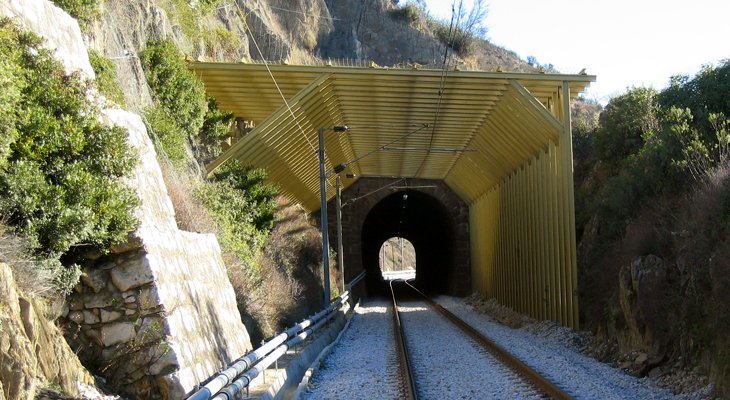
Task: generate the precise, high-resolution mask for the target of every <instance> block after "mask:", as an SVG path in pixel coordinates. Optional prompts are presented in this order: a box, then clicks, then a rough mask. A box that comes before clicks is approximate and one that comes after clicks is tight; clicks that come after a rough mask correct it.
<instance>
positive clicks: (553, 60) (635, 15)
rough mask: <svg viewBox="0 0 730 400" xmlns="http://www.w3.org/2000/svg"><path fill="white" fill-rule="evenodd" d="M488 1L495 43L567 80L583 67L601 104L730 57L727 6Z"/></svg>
mask: <svg viewBox="0 0 730 400" xmlns="http://www.w3.org/2000/svg"><path fill="white" fill-rule="evenodd" d="M457 1H458V0H457ZM467 1H470V0H467ZM486 1H487V7H488V13H487V17H486V26H487V29H488V32H487V38H488V39H489V40H490V41H491V42H492V43H494V44H496V45H498V46H501V47H504V48H506V49H508V50H512V51H514V52H515V53H517V54H518V55H519V56H520V58H522V59H523V60H524V59H526V58H527V57H528V56H534V57H536V58H537V61H538V62H539V63H541V64H553V65H554V66H555V68H557V69H558V70H559V71H560V72H561V73H566V74H573V73H578V72H579V71H580V70H581V69H583V68H585V69H586V72H587V73H588V74H589V75H596V76H597V79H596V82H594V83H592V84H591V87H590V88H589V89H588V91H587V92H586V93H585V97H587V98H590V99H594V100H597V101H599V102H601V103H603V104H606V103H607V102H608V100H610V99H611V98H612V97H615V96H616V95H619V94H622V93H625V92H626V90H627V88H631V87H635V86H650V87H654V88H655V89H658V90H661V89H663V88H664V87H666V86H667V84H668V82H669V79H670V77H672V76H674V75H690V76H692V75H694V74H696V73H697V72H698V71H699V70H700V68H701V67H702V65H706V64H713V65H717V63H718V62H719V61H721V60H724V59H728V58H730V45H729V44H728V43H729V42H730V23H729V22H728V16H730V1H727V0H691V1H686V0H685V1H678V0H663V1H662V0H611V1H606V0H601V1H596V0H549V1H544V0H543V1H540V0H486ZM426 3H427V5H428V8H429V11H430V12H431V14H432V15H434V16H436V17H438V18H441V19H449V18H450V16H451V3H452V0H426Z"/></svg>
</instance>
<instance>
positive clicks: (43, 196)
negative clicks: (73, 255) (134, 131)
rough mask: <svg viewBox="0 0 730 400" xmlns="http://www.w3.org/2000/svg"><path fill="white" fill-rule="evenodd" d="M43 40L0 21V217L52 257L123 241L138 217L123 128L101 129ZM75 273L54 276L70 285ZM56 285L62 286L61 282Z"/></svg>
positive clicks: (75, 81) (80, 87) (131, 155)
mask: <svg viewBox="0 0 730 400" xmlns="http://www.w3.org/2000/svg"><path fill="white" fill-rule="evenodd" d="M41 43H42V40H41V39H40V38H39V37H37V36H35V35H33V34H29V33H24V32H21V31H19V30H18V29H17V28H15V27H14V26H13V25H12V24H11V23H10V22H9V20H7V19H4V20H0V59H2V60H4V61H3V62H2V65H3V67H2V68H0V73H1V74H2V77H1V78H0V80H7V79H8V78H14V79H15V80H16V81H15V84H14V85H11V87H10V88H9V90H8V91H7V92H10V93H11V94H10V95H8V94H7V93H4V94H3V95H2V96H0V99H2V100H0V101H1V103H0V107H3V108H4V109H5V112H3V116H2V117H1V118H2V122H3V127H2V129H3V130H4V131H6V132H9V133H10V135H8V136H4V137H5V139H4V142H3V146H2V161H1V162H0V219H2V220H4V221H5V222H6V223H7V224H8V225H10V227H11V228H12V229H13V230H14V231H15V232H18V233H19V234H21V235H22V236H23V237H26V238H27V240H28V241H29V246H30V247H31V248H34V249H36V250H37V251H38V252H41V253H43V254H44V255H45V256H47V257H48V258H49V259H50V260H51V261H49V262H51V263H57V262H58V259H59V258H60V257H61V256H63V255H67V254H68V253H69V252H71V251H72V250H73V249H76V248H79V247H82V246H89V245H91V246H96V247H98V248H100V249H102V250H104V249H106V248H108V247H109V246H110V245H112V244H114V243H118V242H121V241H123V240H125V239H126V238H127V234H128V233H129V232H130V231H132V230H133V229H135V227H136V226H137V221H136V219H135V218H134V216H133V210H134V208H135V207H136V206H137V204H138V199H137V198H136V196H135V194H134V191H133V190H132V189H130V188H128V187H127V186H126V185H125V184H124V183H123V180H124V179H125V177H127V176H128V175H129V174H130V173H131V172H132V169H133V168H134V165H135V161H136V159H135V155H134V153H133V152H132V150H131V149H130V147H129V146H128V145H127V143H126V138H127V132H126V131H125V130H123V129H121V128H117V127H105V126H102V125H101V123H100V121H99V116H98V111H97V110H96V109H95V108H93V106H92V105H91V104H89V102H88V101H87V99H86V88H85V87H84V85H83V84H82V83H81V82H80V81H79V79H78V78H77V77H74V76H67V75H65V74H64V72H63V68H62V67H61V65H60V63H59V62H57V61H56V60H54V59H53V57H52V55H51V52H50V51H48V50H45V49H42V48H40V47H39V46H40V44H41ZM73 271H74V270H73V269H71V270H69V272H68V274H66V275H65V276H61V275H59V276H58V279H59V280H60V281H63V282H64V284H68V285H73V284H74V283H75V282H72V281H73V280H74V276H76V273H75V272H73ZM63 289H68V287H65V288H63Z"/></svg>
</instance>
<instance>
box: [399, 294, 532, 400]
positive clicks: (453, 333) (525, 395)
mask: <svg viewBox="0 0 730 400" xmlns="http://www.w3.org/2000/svg"><path fill="white" fill-rule="evenodd" d="M398 309H399V310H400V315H401V321H402V323H403V328H404V330H405V333H406V343H407V346H408V350H409V351H410V354H411V362H412V368H413V370H414V375H416V376H415V381H416V387H417V388H418V394H419V397H420V398H422V399H539V398H540V394H539V393H538V392H536V391H535V390H533V389H532V388H530V387H529V386H527V385H526V384H525V383H524V382H522V380H521V378H520V377H518V376H516V375H515V374H514V373H513V372H512V371H510V370H509V369H508V368H507V367H505V366H504V365H502V364H501V363H500V362H499V361H497V360H496V359H494V358H493V357H492V356H491V355H489V354H487V353H486V352H485V351H484V350H482V349H481V347H480V346H479V345H477V344H475V343H474V342H473V341H472V340H470V339H468V338H467V337H466V336H465V335H464V334H463V333H462V332H461V331H460V330H459V328H457V327H455V326H454V325H453V324H452V323H451V322H449V321H447V320H446V319H444V318H443V317H441V316H439V315H438V314H437V313H436V312H435V311H433V310H432V309H431V308H430V307H428V306H427V305H426V304H425V303H424V302H415V301H408V302H402V303H401V304H399V305H398Z"/></svg>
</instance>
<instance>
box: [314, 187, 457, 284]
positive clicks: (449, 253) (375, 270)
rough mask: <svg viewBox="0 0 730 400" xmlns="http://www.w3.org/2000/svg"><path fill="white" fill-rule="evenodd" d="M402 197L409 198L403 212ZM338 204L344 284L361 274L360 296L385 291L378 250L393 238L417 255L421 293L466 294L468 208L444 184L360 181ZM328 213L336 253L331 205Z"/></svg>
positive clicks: (417, 276) (331, 243)
mask: <svg viewBox="0 0 730 400" xmlns="http://www.w3.org/2000/svg"><path fill="white" fill-rule="evenodd" d="M388 185H390V186H388ZM406 186H407V187H408V188H407V189H406V188H405V187H406ZM419 187H421V188H419ZM424 187H425V188H424ZM404 194H407V195H408V198H407V200H406V201H405V204H406V207H405V210H404V209H403V204H404V200H403V195H404ZM342 203H343V204H344V206H343V208H342V226H343V229H342V237H343V259H344V260H343V262H344V265H345V268H344V274H345V281H346V282H349V281H350V280H352V279H353V278H354V277H355V276H357V275H358V274H359V273H360V272H362V271H363V270H365V271H366V272H367V275H366V279H365V285H364V289H365V293H364V294H365V295H377V294H379V293H380V292H381V291H382V288H383V280H382V277H381V274H380V266H379V263H378V252H379V250H380V246H381V245H382V244H383V243H384V242H385V241H386V240H388V239H389V238H391V237H393V236H401V237H403V238H406V239H408V240H409V241H410V242H411V243H412V244H413V246H414V248H415V250H416V285H417V286H418V287H419V288H421V289H422V290H425V291H428V292H432V293H438V294H448V295H453V296H465V295H468V294H469V293H470V291H471V264H470V249H469V246H470V236H469V208H468V206H467V205H466V203H464V201H462V200H461V199H460V198H459V197H458V196H457V195H456V194H455V193H454V192H453V191H452V190H451V189H450V188H449V187H448V186H447V185H446V184H445V183H443V182H441V181H434V180H424V179H408V180H407V181H403V180H401V179H397V178H360V179H358V181H357V182H355V183H353V184H352V185H351V186H349V187H348V188H347V190H345V191H344V192H343V193H342ZM328 210H331V212H329V213H328V224H329V225H328V226H329V233H330V238H331V239H330V246H332V247H333V248H336V247H337V242H336V240H337V236H336V235H337V232H336V225H335V224H336V215H335V214H336V213H335V211H334V210H335V203H334V201H330V202H329V203H328ZM401 221H402V222H401ZM362 289H363V288H358V290H362Z"/></svg>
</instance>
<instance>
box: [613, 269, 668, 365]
mask: <svg viewBox="0 0 730 400" xmlns="http://www.w3.org/2000/svg"><path fill="white" fill-rule="evenodd" d="M668 275H669V267H668V266H667V264H666V262H665V261H664V260H662V259H661V258H659V257H657V256H654V255H647V256H645V257H638V258H636V259H634V260H633V261H632V262H631V264H630V265H625V266H624V267H622V268H621V272H620V275H619V277H620V278H619V286H620V287H619V302H620V304H621V311H622V314H623V319H624V321H625V322H626V325H627V328H628V329H626V330H624V332H625V335H623V336H622V337H621V339H620V340H619V347H620V348H624V349H634V350H639V351H640V353H639V355H638V356H637V359H636V360H634V363H635V364H640V365H642V366H644V367H645V369H648V368H650V367H652V366H653V365H656V364H658V363H660V362H661V361H663V359H664V357H665V352H666V348H665V346H664V343H663V339H664V338H665V337H666V336H667V332H668V330H669V329H670V327H669V320H670V319H671V316H669V315H666V310H667V309H669V301H670V298H669V283H668Z"/></svg>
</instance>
